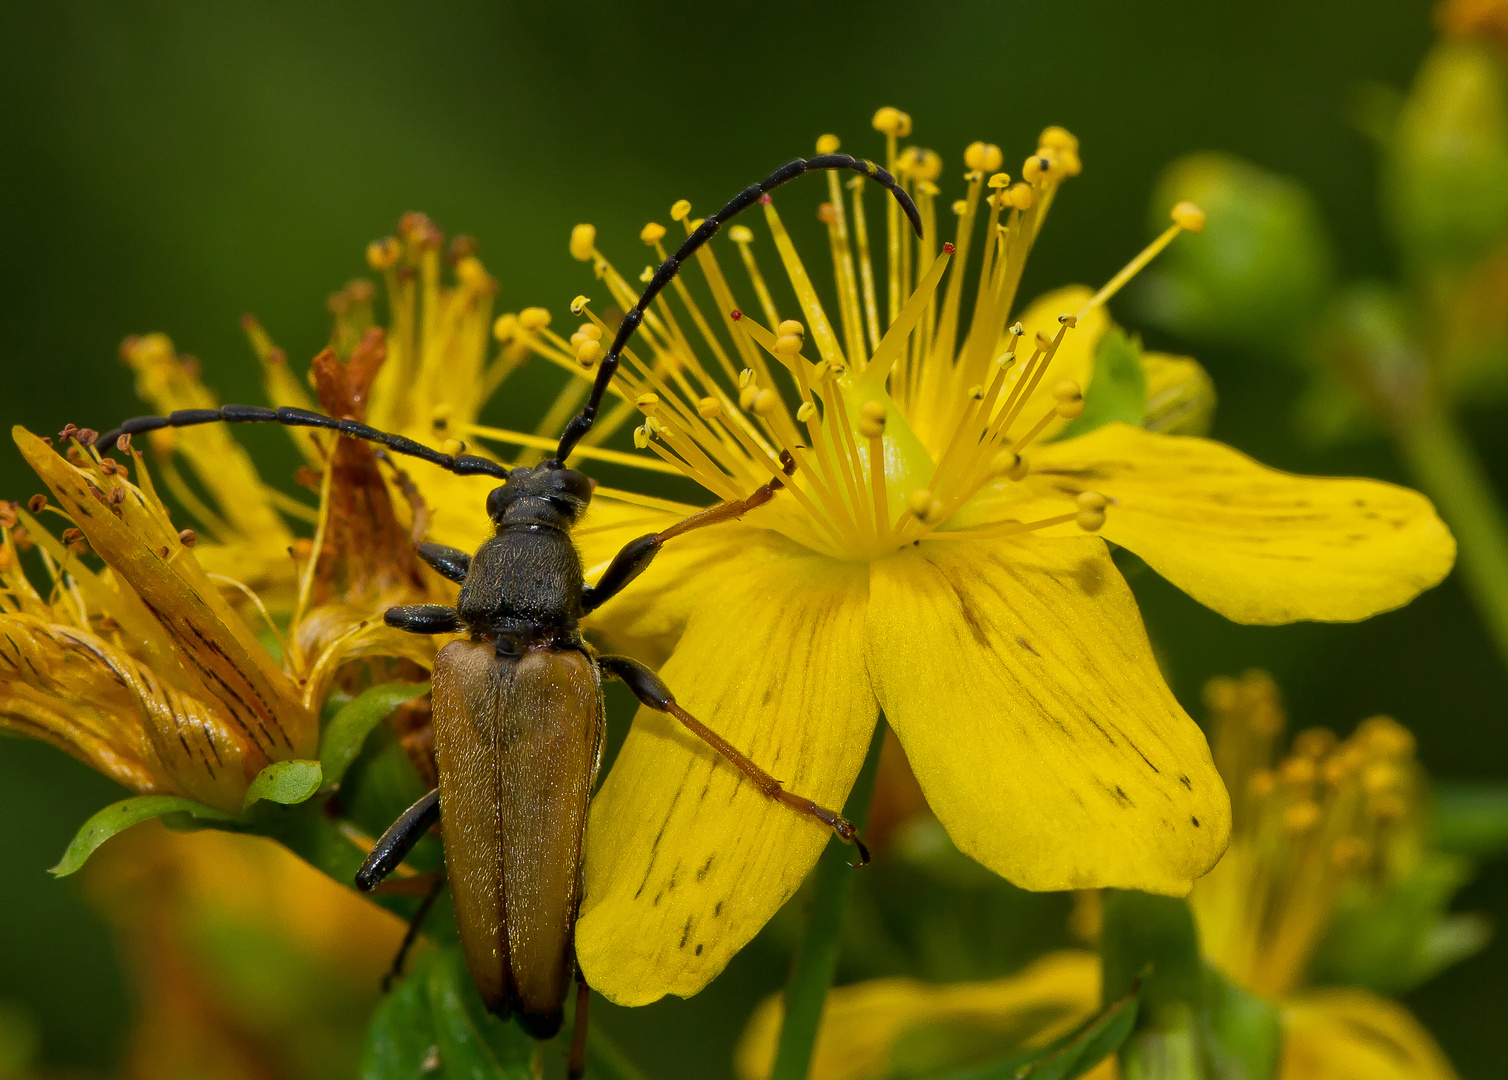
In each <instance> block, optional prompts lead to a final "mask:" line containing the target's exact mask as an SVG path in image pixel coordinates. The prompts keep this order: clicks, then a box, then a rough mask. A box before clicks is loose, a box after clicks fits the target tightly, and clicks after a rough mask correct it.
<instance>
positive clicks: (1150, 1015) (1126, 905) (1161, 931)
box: [1100, 889, 1204, 1027]
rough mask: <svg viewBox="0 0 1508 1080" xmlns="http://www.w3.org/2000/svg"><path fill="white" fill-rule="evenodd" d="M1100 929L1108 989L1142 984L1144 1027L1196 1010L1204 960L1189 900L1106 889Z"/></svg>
mask: <svg viewBox="0 0 1508 1080" xmlns="http://www.w3.org/2000/svg"><path fill="white" fill-rule="evenodd" d="M1104 897H1105V925H1104V929H1103V931H1102V932H1101V934H1100V956H1101V959H1102V961H1103V964H1104V980H1105V982H1104V986H1105V989H1104V995H1105V997H1106V998H1107V999H1112V1000H1113V999H1117V998H1121V997H1124V996H1125V995H1127V994H1130V993H1132V992H1133V991H1134V990H1135V989H1136V987H1137V986H1138V985H1139V986H1140V987H1141V1024H1140V1025H1139V1026H1141V1027H1149V1026H1150V1027H1158V1026H1163V1025H1168V1026H1172V1025H1177V1024H1181V1023H1183V1022H1184V1020H1185V1019H1186V1018H1187V1017H1188V1016H1190V1015H1193V1014H1196V1013H1198V1011H1199V1008H1200V1004H1201V1003H1202V1001H1203V996H1204V962H1203V960H1202V959H1201V958H1200V955H1199V937H1198V934H1197V933H1196V932H1195V929H1194V915H1193V912H1191V911H1190V910H1189V905H1188V904H1187V903H1186V902H1185V901H1183V900H1180V899H1178V898H1176V897H1171V896H1153V895H1151V894H1150V893H1142V892H1133V891H1130V890H1127V889H1106V890H1105V892H1104Z"/></svg>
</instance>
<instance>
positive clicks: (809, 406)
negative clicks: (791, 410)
mask: <svg viewBox="0 0 1508 1080" xmlns="http://www.w3.org/2000/svg"><path fill="white" fill-rule="evenodd" d="M816 415H817V406H816V405H815V404H813V403H812V402H810V401H808V402H805V403H803V404H802V406H801V408H799V409H797V410H796V419H797V420H800V421H801V422H802V423H803V424H804V423H806V422H807V421H808V420H810V419H812V418H813V417H815V416H816Z"/></svg>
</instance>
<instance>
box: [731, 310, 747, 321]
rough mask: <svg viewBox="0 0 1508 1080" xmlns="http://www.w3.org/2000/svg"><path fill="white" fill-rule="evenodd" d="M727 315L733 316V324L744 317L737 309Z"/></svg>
mask: <svg viewBox="0 0 1508 1080" xmlns="http://www.w3.org/2000/svg"><path fill="white" fill-rule="evenodd" d="M729 314H731V315H732V316H733V321H734V322H737V321H738V320H739V319H742V318H743V317H744V313H743V312H742V311H739V310H738V309H737V308H734V309H733V310H732V311H731V312H730V313H729Z"/></svg>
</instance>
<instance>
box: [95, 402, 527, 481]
mask: <svg viewBox="0 0 1508 1080" xmlns="http://www.w3.org/2000/svg"><path fill="white" fill-rule="evenodd" d="M222 421H223V422H225V423H228V424H284V425H286V426H288V427H317V428H326V429H328V430H330V431H338V432H340V433H341V434H342V435H346V436H349V437H350V438H353V439H365V440H366V441H367V442H374V443H381V444H382V445H383V446H385V447H387V448H388V449H389V450H391V451H393V453H395V454H407V455H408V456H409V457H416V458H418V459H419V460H420V461H427V462H429V463H430V464H431V465H438V466H440V468H442V469H445V470H447V471H449V472H453V473H455V474H457V475H458V476H495V477H497V478H498V479H499V480H506V479H508V472H509V470H508V469H506V468H504V467H503V466H502V465H499V464H498V463H497V462H495V461H490V460H488V459H487V458H484V457H478V456H477V455H476V454H442V453H440V451H438V450H431V449H430V448H429V447H427V446H425V445H424V444H422V443H416V442H414V440H413V439H407V438H404V437H403V436H402V435H389V434H388V433H387V432H385V431H378V430H377V429H376V428H374V427H368V426H367V425H366V424H359V423H357V422H356V421H355V420H337V419H335V417H333V416H326V415H325V414H324V413H317V412H310V411H309V410H307V409H293V408H289V407H288V406H286V405H285V406H283V407H282V408H278V409H267V408H263V407H262V406H260V405H222V406H221V407H220V408H218V409H179V410H178V411H177V412H174V413H169V414H168V415H167V416H138V417H136V418H134V419H132V420H127V421H126V422H125V423H124V424H122V425H121V426H120V427H118V428H116V429H115V430H114V431H107V432H105V434H103V435H101V436H100V438H99V443H98V445H99V447H100V452H101V453H109V452H110V451H111V450H114V449H115V448H116V440H117V439H119V438H120V437H121V436H122V435H138V434H140V433H141V432H144V431H157V430H158V429H160V428H165V427H192V426H193V425H195V424H215V423H220V422H222Z"/></svg>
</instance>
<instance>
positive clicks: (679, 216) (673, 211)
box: [670, 199, 691, 221]
mask: <svg viewBox="0 0 1508 1080" xmlns="http://www.w3.org/2000/svg"><path fill="white" fill-rule="evenodd" d="M689 213H691V200H690V199H677V200H676V203H675V205H674V206H672V207H671V208H670V220H671V221H684V220H685V218H686V215H687V214H689Z"/></svg>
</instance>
